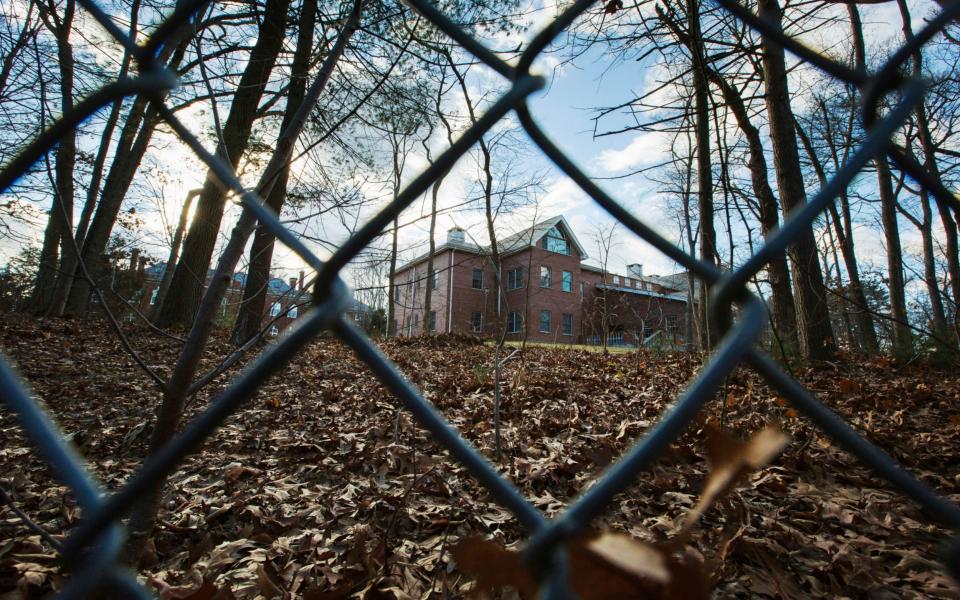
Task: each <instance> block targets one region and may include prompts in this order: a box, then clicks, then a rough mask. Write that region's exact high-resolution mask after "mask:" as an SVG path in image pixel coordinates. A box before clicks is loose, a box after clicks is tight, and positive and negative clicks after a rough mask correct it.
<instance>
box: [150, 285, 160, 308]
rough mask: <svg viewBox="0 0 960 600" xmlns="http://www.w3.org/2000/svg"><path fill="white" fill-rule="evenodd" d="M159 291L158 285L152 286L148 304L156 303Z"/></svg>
mask: <svg viewBox="0 0 960 600" xmlns="http://www.w3.org/2000/svg"><path fill="white" fill-rule="evenodd" d="M159 293H160V288H159V287H155V288H153V291H152V292H150V304H156V303H157V294H159Z"/></svg>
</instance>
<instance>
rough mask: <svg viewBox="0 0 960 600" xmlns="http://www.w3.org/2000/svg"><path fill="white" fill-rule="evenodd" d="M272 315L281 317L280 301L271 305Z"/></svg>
mask: <svg viewBox="0 0 960 600" xmlns="http://www.w3.org/2000/svg"><path fill="white" fill-rule="evenodd" d="M270 316H271V317H279V316H280V303H279V302H274V303H273V304H271V305H270Z"/></svg>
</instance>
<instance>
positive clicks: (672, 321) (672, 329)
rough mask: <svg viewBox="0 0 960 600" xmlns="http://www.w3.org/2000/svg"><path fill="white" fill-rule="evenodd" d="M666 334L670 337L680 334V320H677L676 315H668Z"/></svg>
mask: <svg viewBox="0 0 960 600" xmlns="http://www.w3.org/2000/svg"><path fill="white" fill-rule="evenodd" d="M667 333H669V334H670V335H677V334H678V333H680V319H678V318H677V316H676V315H669V316H668V317H667Z"/></svg>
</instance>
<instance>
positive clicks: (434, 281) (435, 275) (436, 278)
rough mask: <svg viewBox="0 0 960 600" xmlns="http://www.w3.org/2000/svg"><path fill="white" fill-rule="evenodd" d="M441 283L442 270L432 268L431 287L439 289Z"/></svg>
mask: <svg viewBox="0 0 960 600" xmlns="http://www.w3.org/2000/svg"><path fill="white" fill-rule="evenodd" d="M439 285H440V272H439V271H437V270H436V269H431V270H430V287H431V288H433V289H437V286H439Z"/></svg>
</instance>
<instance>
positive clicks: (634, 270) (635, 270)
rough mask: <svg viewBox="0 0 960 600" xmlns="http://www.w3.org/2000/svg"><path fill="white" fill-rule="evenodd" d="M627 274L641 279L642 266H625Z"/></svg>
mask: <svg viewBox="0 0 960 600" xmlns="http://www.w3.org/2000/svg"><path fill="white" fill-rule="evenodd" d="M627 273H630V276H631V277H636V278H637V279H642V278H643V265H640V264H637V263H634V264H632V265H627Z"/></svg>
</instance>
